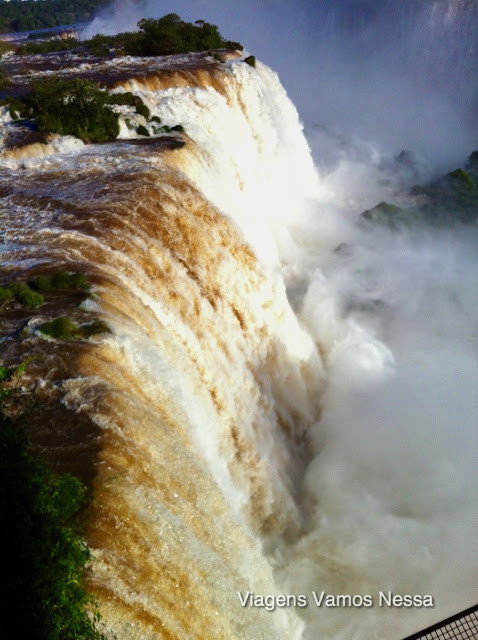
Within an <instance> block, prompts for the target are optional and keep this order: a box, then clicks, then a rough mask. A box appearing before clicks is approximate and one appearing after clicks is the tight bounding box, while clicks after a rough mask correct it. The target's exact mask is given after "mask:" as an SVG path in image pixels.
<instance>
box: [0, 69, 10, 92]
mask: <svg viewBox="0 0 478 640" xmlns="http://www.w3.org/2000/svg"><path fill="white" fill-rule="evenodd" d="M11 86H12V81H11V80H10V78H9V77H8V75H7V73H6V72H5V71H4V70H3V69H2V68H1V67H0V91H1V90H3V89H8V87H11Z"/></svg>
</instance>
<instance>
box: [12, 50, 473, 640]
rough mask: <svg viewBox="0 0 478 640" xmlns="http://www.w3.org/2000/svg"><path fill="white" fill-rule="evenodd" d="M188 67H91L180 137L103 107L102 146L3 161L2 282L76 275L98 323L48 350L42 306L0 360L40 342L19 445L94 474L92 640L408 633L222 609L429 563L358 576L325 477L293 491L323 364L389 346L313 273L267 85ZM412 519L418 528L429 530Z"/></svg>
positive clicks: (291, 162)
mask: <svg viewBox="0 0 478 640" xmlns="http://www.w3.org/2000/svg"><path fill="white" fill-rule="evenodd" d="M191 60H193V61H195V62H194V64H195V65H196V66H193V67H192V68H189V69H188V68H187V64H188V60H186V59H181V60H179V61H177V62H176V65H177V67H178V68H177V69H174V70H172V71H171V70H168V69H166V68H163V69H161V68H152V67H151V66H150V67H149V68H148V69H147V72H141V73H140V72H139V71H138V69H140V64H141V61H140V62H139V63H135V64H137V68H136V67H135V69H136V70H135V69H133V68H132V67H133V66H134V65H133V63H132V62H131V60H123V61H121V60H118V61H113V62H109V63H108V64H109V66H110V67H113V66H114V65H116V66H117V67H118V68H121V65H123V68H122V75H121V77H120V78H115V79H114V82H112V83H110V85H111V86H112V88H113V90H114V91H119V92H121V91H132V92H134V93H135V94H137V95H139V96H141V98H142V99H143V101H144V103H145V104H146V105H147V106H148V107H149V109H150V110H151V114H152V115H157V116H158V117H160V118H161V121H162V123H164V124H167V125H169V126H174V125H176V124H181V125H183V127H184V129H185V133H183V134H175V135H172V134H168V135H163V136H160V137H158V138H151V139H148V140H147V141H145V140H143V141H142V143H141V144H137V143H136V142H137V141H135V140H132V139H131V138H132V137H134V136H133V134H132V133H131V129H128V127H127V126H126V124H125V123H126V118H124V120H123V123H122V129H121V131H122V134H121V135H122V138H123V139H122V140H119V141H117V142H115V143H111V144H106V145H89V146H84V145H82V144H81V143H79V142H78V141H75V140H72V139H68V138H59V139H58V138H56V139H54V140H52V141H51V142H50V143H47V144H44V145H43V146H41V145H40V146H38V144H37V145H36V146H35V145H31V146H30V147H26V148H24V149H23V150H18V149H15V150H9V149H4V150H3V151H2V153H1V155H0V162H1V163H2V165H3V170H2V182H3V185H2V194H1V195H2V214H1V215H2V227H3V243H4V244H3V246H2V247H1V251H2V258H3V265H4V267H3V268H4V274H5V276H4V277H5V278H6V277H8V279H11V278H13V277H18V278H30V277H31V276H33V275H35V274H37V273H47V272H52V271H55V270H57V269H59V268H63V269H66V270H69V271H80V272H83V273H86V274H87V276H88V277H89V279H90V281H91V282H92V284H93V290H94V293H95V296H94V298H92V299H89V300H88V301H87V302H86V303H83V311H86V312H88V313H94V314H96V315H98V316H100V317H101V318H102V319H103V320H104V321H105V322H106V323H107V324H108V326H109V327H110V328H111V330H112V333H111V334H110V335H106V336H104V337H101V338H94V339H90V340H83V341H74V342H71V343H66V342H61V341H52V340H48V341H46V339H45V338H44V337H42V336H41V334H39V332H38V331H37V327H38V325H39V324H41V322H43V321H45V320H49V319H51V317H52V316H51V313H53V311H50V316H49V315H47V314H48V310H47V311H44V310H42V307H40V308H39V309H38V310H36V311H35V313H34V315H33V317H31V318H29V320H28V327H29V331H28V333H27V335H26V337H24V338H23V339H22V340H21V341H19V340H18V339H17V337H16V336H17V334H15V336H14V334H13V330H14V329H15V330H16V329H18V327H17V326H15V327H13V326H12V327H11V330H12V332H11V333H10V334H8V332H7V333H6V334H5V336H4V339H3V348H4V354H5V360H6V361H9V362H10V361H11V362H13V361H15V360H17V361H18V360H19V359H20V358H22V357H25V356H26V355H33V354H41V355H42V358H40V359H37V360H35V361H33V363H32V364H31V366H30V368H29V369H28V371H27V377H26V384H30V386H31V388H32V389H33V390H34V391H35V392H36V393H37V394H38V395H39V396H40V397H42V398H43V400H44V401H45V403H46V404H47V405H48V406H51V416H50V417H49V420H48V422H47V424H43V425H39V426H38V428H37V430H36V431H35V432H34V433H33V434H32V438H33V440H34V441H35V442H36V444H37V446H38V447H40V448H41V449H42V450H44V451H45V452H46V454H47V455H48V456H49V457H50V459H52V460H53V461H54V462H55V463H56V464H57V465H58V467H59V468H65V469H70V470H74V471H76V472H77V473H79V474H80V475H81V476H82V477H84V478H85V479H87V480H88V481H90V482H91V483H92V485H93V488H94V492H95V502H94V505H93V507H92V509H91V518H90V522H89V526H88V531H87V542H88V544H89V545H90V547H91V549H92V553H93V557H94V559H93V562H92V565H91V568H90V573H89V575H88V588H89V589H90V590H91V591H92V592H93V593H94V595H95V597H96V598H97V600H98V602H99V607H100V611H101V614H102V617H103V619H102V626H103V628H104V630H105V632H106V633H107V635H108V637H111V638H118V639H119V640H123V639H124V640H126V639H128V640H133V639H137V640H140V639H141V640H149V639H151V640H153V639H155V640H156V639H159V638H164V639H168V640H169V639H173V638H174V639H176V638H177V639H180V640H185V639H186V638H194V639H195V640H199V639H201V638H204V639H206V638H208V639H211V638H218V639H219V638H222V639H224V640H234V639H237V640H246V639H251V640H259V639H264V640H266V639H267V640H269V639H270V638H280V639H283V640H299V639H301V638H307V639H308V638H315V637H317V636H318V635H320V637H322V638H334V639H338V638H342V639H344V640H345V639H350V640H352V639H354V640H357V639H359V638H363V639H365V638H367V639H369V640H371V639H373V638H376V639H377V640H378V639H379V638H380V639H381V640H384V639H389V640H394V639H397V638H399V637H400V635H405V632H406V631H412V630H414V629H415V628H417V626H418V627H419V626H420V624H421V621H422V619H423V621H428V620H429V619H430V614H429V612H427V611H423V610H420V609H418V610H416V611H413V612H412V613H411V615H412V617H413V616H415V619H414V621H412V622H410V621H409V620H407V619H405V616H404V614H403V612H401V611H399V610H398V611H397V610H396V609H393V608H389V609H386V608H384V609H382V610H378V609H373V610H369V611H368V610H367V611H364V610H359V609H350V610H348V609H347V608H341V609H338V610H336V611H333V610H332V609H331V610H330V611H320V613H319V610H313V607H312V606H311V605H309V607H308V608H307V610H304V611H302V610H300V608H297V607H285V608H280V607H279V608H277V609H276V610H275V611H274V612H271V611H267V610H266V609H265V608H261V607H248V606H241V601H240V598H239V597H238V592H241V593H242V594H245V593H247V592H254V593H256V594H269V595H274V596H278V595H279V594H283V593H289V592H290V593H296V594H300V593H303V592H304V590H305V591H306V592H307V593H308V594H309V598H311V595H310V593H311V592H310V589H316V590H319V591H320V589H322V588H324V589H328V590H329V592H331V593H355V591H350V589H359V590H360V591H358V592H359V593H369V590H370V589H373V590H375V591H374V592H376V593H378V590H383V591H387V590H388V588H389V587H390V588H396V589H397V590H401V592H402V593H415V592H417V593H428V591H423V590H424V589H426V588H427V587H428V586H429V585H430V584H431V583H430V580H431V576H432V575H434V572H437V571H439V572H440V576H442V574H443V572H446V568H447V566H446V564H445V566H444V567H443V566H442V565H437V564H436V563H434V561H433V560H432V559H431V557H429V555H427V552H426V551H425V550H423V552H420V553H418V554H417V557H416V558H411V560H410V561H411V563H412V565H413V566H412V570H413V571H412V577H411V578H410V574H407V573H405V574H403V573H401V572H400V571H399V570H398V567H399V563H400V562H403V561H404V558H403V555H402V552H400V553H396V552H395V551H394V550H393V549H392V550H390V553H389V555H388V556H387V553H386V552H385V551H384V550H383V549H380V550H379V551H380V552H379V559H380V560H381V561H382V562H383V564H382V565H381V566H378V567H377V566H376V565H374V566H372V567H371V574H372V575H371V576H368V575H366V574H364V575H360V577H358V574H360V572H363V571H364V569H365V568H366V565H367V558H366V555H367V554H366V553H365V552H364V553H365V556H364V557H365V560H364V559H363V558H362V557H361V554H362V552H363V549H361V548H360V545H361V535H362V532H363V531H366V530H367V523H366V522H365V520H366V516H363V518H362V520H363V522H362V524H363V530H361V532H360V535H359V536H357V538H356V546H355V547H354V539H353V534H352V533H351V532H350V531H349V530H346V531H345V534H344V531H343V530H342V531H339V532H338V531H337V527H338V526H339V522H342V525H343V526H344V527H345V528H346V529H347V526H348V525H347V517H345V519H342V518H341V517H337V512H338V511H341V509H343V508H344V505H345V503H346V501H345V502H344V503H342V504H340V502H339V500H340V496H339V495H338V494H339V491H338V493H337V494H336V495H333V494H331V492H330V491H329V490H328V487H327V486H325V491H324V498H323V503H322V504H321V503H320V502H319V497H320V496H319V497H318V495H317V494H318V493H320V492H319V489H317V488H312V489H311V487H310V483H311V482H312V481H313V478H314V474H315V473H316V468H317V465H320V464H321V458H320V455H318V454H319V453H320V451H321V450H322V448H323V447H324V442H322V440H321V438H322V436H321V430H320V424H321V419H324V411H325V420H326V421H327V419H329V420H330V413H331V412H333V410H334V402H335V403H338V405H339V407H341V406H342V405H341V403H342V402H344V396H340V398H337V397H336V396H334V380H335V378H334V376H335V377H336V376H339V375H340V373H341V372H343V373H344V375H346V376H347V379H348V380H352V381H353V382H354V384H358V385H359V386H360V385H361V384H364V383H365V382H366V383H367V384H370V385H372V386H373V385H374V384H378V383H379V382H383V381H387V380H389V379H390V377H391V376H393V371H394V358H393V356H392V353H391V351H390V349H389V348H388V347H387V346H385V344H384V343H383V342H381V341H380V340H378V339H377V338H376V337H374V333H373V331H372V329H371V328H370V326H368V327H367V325H366V324H363V325H362V324H360V323H359V322H357V320H356V319H353V318H351V317H347V316H345V315H344V314H342V313H341V310H340V308H339V306H340V305H339V303H338V302H337V299H336V298H335V297H334V296H335V293H334V290H333V288H332V287H331V286H329V284H328V282H327V278H326V276H325V275H323V274H322V273H321V272H320V271H319V270H318V262H317V260H318V256H319V255H322V254H323V253H327V252H331V251H332V250H333V249H334V248H335V247H336V245H337V244H338V243H337V237H338V233H337V230H336V229H334V230H333V231H331V230H330V229H327V228H326V227H325V226H324V225H323V223H321V221H320V218H318V216H320V205H322V206H326V205H327V204H329V203H330V202H332V201H333V200H334V197H335V194H334V193H333V192H332V191H331V190H330V189H329V188H328V187H327V185H326V184H324V182H323V181H321V180H320V179H319V178H318V176H317V174H316V172H315V169H314V166H313V162H312V159H311V155H310V152H309V148H308V146H307V143H306V141H305V138H304V136H303V132H302V127H301V124H300V122H299V118H298V115H297V112H296V110H295V108H294V106H293V105H292V104H291V102H290V101H289V100H288V98H287V95H286V93H285V91H284V90H283V88H282V87H281V85H280V82H279V79H278V77H277V75H276V74H274V73H273V72H272V71H270V70H269V69H268V68H267V67H265V66H264V65H262V64H260V63H258V65H257V68H256V69H254V68H252V67H250V66H249V65H247V64H245V63H244V62H242V61H241V60H239V59H233V60H230V61H228V62H225V63H223V64H218V63H213V62H212V61H210V60H209V61H207V64H206V63H204V64H203V65H202V66H201V65H199V66H198V63H197V57H196V58H194V56H192V57H191ZM148 64H149V63H148ZM181 65H183V66H184V67H185V70H181ZM133 71H134V72H133ZM71 73H74V71H73V70H72V71H71ZM78 73H84V74H85V75H87V76H88V75H89V76H91V74H92V73H93V75H94V70H93V71H92V70H91V68H86V66H85V67H84V68H83V70H82V69H81V68H80V71H79V72H78ZM102 74H103V77H104V74H105V70H104V69H103V70H102ZM3 125H4V127H8V126H10V125H9V122H8V116H7V115H6V114H4V117H3ZM307 225H308V226H307ZM55 313H56V315H60V313H59V310H58V309H55ZM75 313H76V312H75ZM470 367H471V368H472V369H473V367H474V364H473V366H472V365H470ZM350 384H351V383H350ZM49 415H50V414H49ZM349 418H350V416H345V418H344V420H346V419H349ZM317 456H318V457H317ZM311 469H312V471H311ZM327 469H328V471H329V472H330V474H332V475H333V473H334V471H333V469H332V468H331V467H330V466H327ZM329 480H330V478H329ZM337 481H338V482H339V483H340V482H341V479H340V478H339V477H338V476H337ZM320 482H322V483H323V482H325V480H324V478H322V479H321V480H320ZM320 482H319V488H320V487H321V485H320ZM304 483H305V484H304ZM325 484H327V482H326V483H325ZM304 487H305V489H304ZM333 499H336V500H337V502H334V501H333ZM371 500H372V498H371ZM349 506H350V507H351V512H353V508H352V505H349ZM321 509H322V511H321ZM405 511H406V510H405ZM405 511H404V512H403V514H402V515H400V514H399V513H398V511H397V513H396V514H395V513H394V514H392V515H393V517H392V515H390V517H389V520H388V526H389V528H388V533H389V534H390V535H391V538H394V543H396V545H397V547H398V548H400V545H402V544H403V541H409V542H410V546H413V544H415V543H416V544H418V545H420V544H421V545H422V546H424V547H426V542H424V541H422V540H421V536H422V535H423V528H421V525H420V519H419V517H418V516H417V520H416V521H415V520H414V518H415V515H416V514H415V513H414V512H413V510H412V513H411V515H410V514H409V513H405ZM317 513H319V514H320V517H317ZM387 518H388V515H387ZM393 518H396V519H397V522H399V525H398V526H395V523H394V521H392V520H393ZM357 521H358V520H356V519H354V517H353V516H352V517H351V519H350V523H349V524H350V526H351V527H355V526H356V523H357ZM328 522H331V523H332V526H331V527H330V528H328V527H327V523H328ZM404 522H405V524H403V523H404ZM425 528H426V529H427V531H428V529H433V531H431V532H429V531H428V533H430V535H431V536H432V538H433V536H435V535H436V531H435V528H436V523H435V522H433V523H432V524H430V525H428V524H427V525H426V527H425ZM371 539H372V540H375V538H374V537H373V534H372V535H371ZM343 541H344V546H343V547H342V546H341V545H342V542H343ZM383 542H384V540H383V538H380V543H381V544H382V543H383ZM431 546H432V547H433V544H432V545H431ZM440 548H441V547H440ZM354 552H355V554H356V557H355V558H354V557H353V553H354ZM433 552H434V551H433V549H432V551H430V554H432V553H433ZM405 555H406V554H405ZM388 558H391V560H389V559H388ZM361 560H363V562H362V564H361ZM390 568H395V569H396V570H397V576H396V581H395V583H394V579H393V577H392V578H391V577H390V576H387V580H386V582H385V578H384V575H383V574H384V573H385V572H387V571H388V570H389V569H390ZM408 578H410V579H408ZM381 580H382V582H381ZM407 580H408V581H407ZM465 582H466V580H465ZM407 589H408V590H410V589H411V590H412V591H407ZM417 590H418V591H417ZM420 590H422V591H420ZM435 597H437V596H436V594H435ZM443 611H444V613H448V611H447V610H446V607H445V608H444V609H443ZM420 616H422V618H421V617H420ZM427 616H428V617H427ZM432 619H433V616H432Z"/></svg>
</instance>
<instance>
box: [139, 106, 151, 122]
mask: <svg viewBox="0 0 478 640" xmlns="http://www.w3.org/2000/svg"><path fill="white" fill-rule="evenodd" d="M136 113H139V115H140V116H144V117H145V118H146V120H148V119H149V117H150V115H151V111H150V110H149V109H148V107H147V106H146V105H145V104H143V103H141V104H137V105H136Z"/></svg>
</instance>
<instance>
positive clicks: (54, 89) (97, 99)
mask: <svg viewBox="0 0 478 640" xmlns="http://www.w3.org/2000/svg"><path fill="white" fill-rule="evenodd" d="M24 103H25V105H26V109H27V111H28V112H29V115H30V116H32V117H34V118H35V122H36V125H37V128H38V130H39V131H41V132H44V133H59V134H62V135H71V136H75V137H77V138H81V139H82V140H83V141H84V142H106V141H108V140H114V139H115V138H116V137H117V135H118V134H119V123H118V114H116V113H114V111H113V110H112V109H111V100H110V95H109V94H108V92H106V91H102V90H101V89H99V87H98V85H97V84H96V83H95V82H92V81H90V80H82V79H80V78H75V79H73V80H65V79H62V78H59V77H53V78H51V79H47V80H41V81H39V82H36V83H35V84H33V86H32V90H31V93H30V94H29V96H28V97H27V98H26V99H25V101H24Z"/></svg>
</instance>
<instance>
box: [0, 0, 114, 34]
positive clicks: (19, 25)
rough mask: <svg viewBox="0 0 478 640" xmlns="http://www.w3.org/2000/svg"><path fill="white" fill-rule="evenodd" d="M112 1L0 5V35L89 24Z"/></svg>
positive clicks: (17, 0)
mask: <svg viewBox="0 0 478 640" xmlns="http://www.w3.org/2000/svg"><path fill="white" fill-rule="evenodd" d="M110 1H111V0H41V1H39V2H35V1H34V0H11V2H0V33H12V32H17V31H31V30H33V29H49V28H51V27H57V26H60V25H65V24H75V23H77V22H88V20H91V19H92V18H93V16H94V14H95V11H96V10H97V9H99V8H100V7H103V6H105V5H107V4H110Z"/></svg>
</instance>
